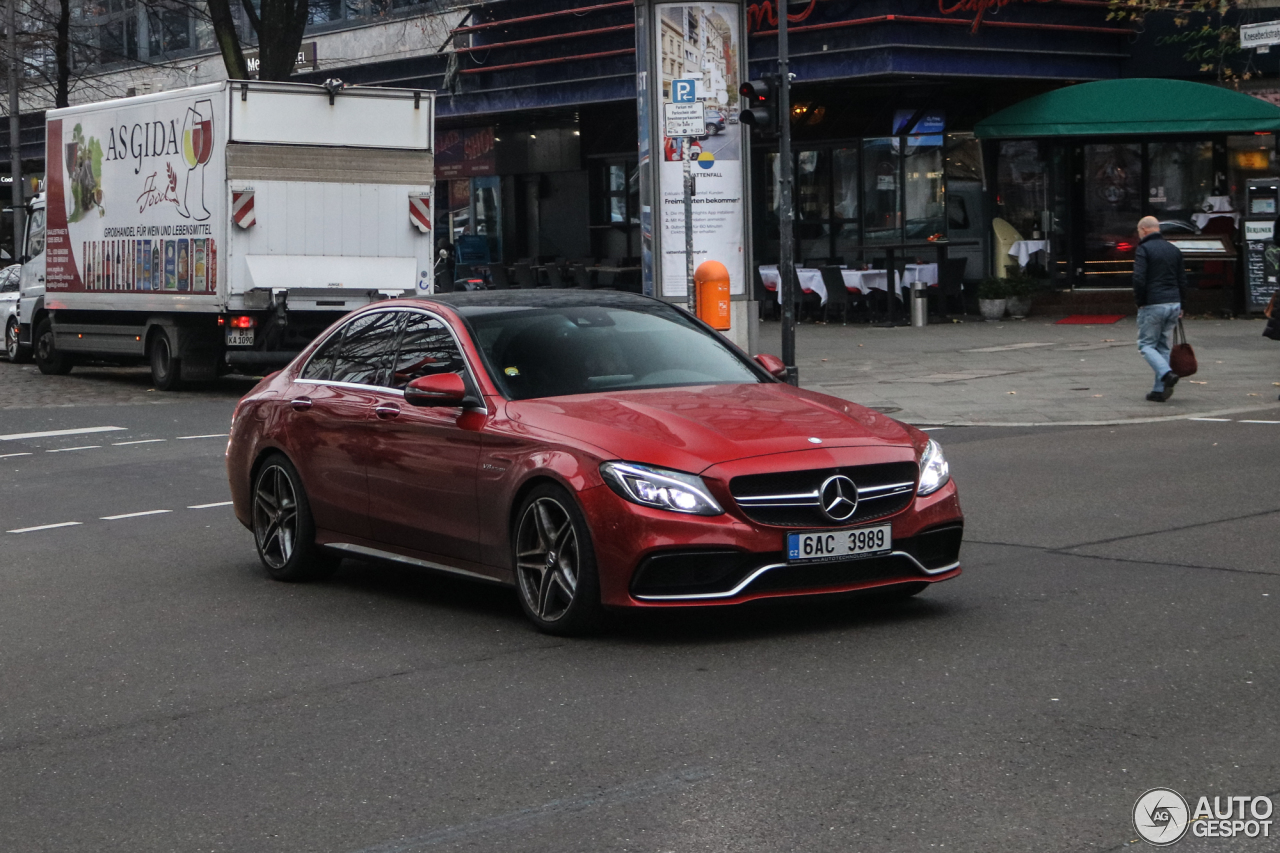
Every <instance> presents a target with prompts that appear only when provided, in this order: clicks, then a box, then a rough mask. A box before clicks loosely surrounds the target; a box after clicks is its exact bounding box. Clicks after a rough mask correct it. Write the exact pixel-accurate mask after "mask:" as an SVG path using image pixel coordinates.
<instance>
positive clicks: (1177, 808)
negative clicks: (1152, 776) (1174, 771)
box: [1133, 788, 1191, 847]
mask: <svg viewBox="0 0 1280 853" xmlns="http://www.w3.org/2000/svg"><path fill="white" fill-rule="evenodd" d="M1190 817H1191V815H1190V813H1189V812H1188V811H1187V801H1186V800H1184V799H1183V798H1182V795H1181V794H1179V793H1178V792H1177V791H1175V790H1173V789H1171V788H1152V789H1151V790H1150V791H1147V792H1146V793H1145V794H1143V795H1142V796H1141V797H1138V801H1137V802H1136V803H1134V804H1133V828H1134V829H1136V830H1137V831H1138V835H1139V836H1141V838H1142V840H1143V841H1145V842H1147V843H1148V844H1154V845H1155V846H1156V847H1167V846H1169V845H1170V844H1173V843H1175V842H1177V841H1180V840H1181V839H1182V836H1184V835H1186V834H1187V827H1188V826H1189V825H1190Z"/></svg>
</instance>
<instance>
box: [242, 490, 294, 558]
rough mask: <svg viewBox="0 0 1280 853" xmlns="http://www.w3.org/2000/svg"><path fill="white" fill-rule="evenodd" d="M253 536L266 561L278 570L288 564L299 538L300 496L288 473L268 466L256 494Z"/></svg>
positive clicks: (254, 492) (254, 499)
mask: <svg viewBox="0 0 1280 853" xmlns="http://www.w3.org/2000/svg"><path fill="white" fill-rule="evenodd" d="M253 534H254V536H255V537H257V540H258V551H259V552H260V553H261V554H262V559H263V562H265V563H266V564H267V565H268V566H270V567H271V568H273V569H279V568H281V567H283V566H284V564H285V563H287V562H289V558H290V557H292V556H293V549H294V546H295V544H296V542H297V535H298V496H297V494H296V493H295V491H294V487H293V481H292V480H291V479H290V478H289V474H288V472H287V471H285V470H284V469H283V468H281V467H280V466H279V465H269V466H267V468H266V469H265V470H263V472H262V473H261V474H259V475H258V485H257V488H255V489H254V491H253Z"/></svg>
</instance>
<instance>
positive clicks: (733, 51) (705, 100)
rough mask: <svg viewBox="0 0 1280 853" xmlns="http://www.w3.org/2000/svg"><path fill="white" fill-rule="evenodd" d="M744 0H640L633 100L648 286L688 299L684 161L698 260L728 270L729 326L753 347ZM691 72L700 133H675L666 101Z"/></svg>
mask: <svg viewBox="0 0 1280 853" xmlns="http://www.w3.org/2000/svg"><path fill="white" fill-rule="evenodd" d="M744 15H745V12H744V8H743V6H742V4H741V3H740V2H726V0H715V2H708V1H706V0H704V2H684V3H678V2H661V0H637V2H636V47H637V66H638V67H637V74H636V81H637V82H636V86H637V91H636V101H637V113H638V116H639V128H640V179H641V191H640V192H641V196H640V218H641V232H642V264H643V277H644V291H645V293H648V294H651V295H654V296H658V297H661V298H662V299H665V300H667V301H669V302H678V303H681V304H684V303H685V302H686V300H687V299H688V285H687V281H688V279H687V268H688V267H687V258H686V255H685V219H684V165H685V162H688V163H689V164H690V165H691V167H692V171H693V175H694V182H695V187H696V190H695V193H694V196H693V254H694V257H693V266H694V267H695V268H696V267H697V266H698V265H700V264H701V263H702V262H703V261H708V260H712V261H719V262H720V263H722V264H724V265H725V267H726V268H727V269H728V270H729V283H730V294H731V296H732V299H733V304H732V325H731V327H730V329H729V331H728V332H726V333H725V335H726V336H727V337H728V338H729V339H730V340H732V341H734V342H735V343H737V344H738V345H739V346H741V347H743V348H744V349H748V350H750V345H751V343H753V341H751V340H749V338H750V337H754V330H755V324H754V322H748V320H749V319H750V320H752V321H754V318H755V312H754V311H753V310H752V309H753V308H754V304H753V303H750V304H749V303H748V301H747V300H748V299H749V298H750V293H751V288H750V281H751V279H750V276H749V267H748V263H749V260H750V249H749V246H748V245H747V235H748V234H750V233H751V232H750V229H749V227H748V216H749V211H750V205H749V204H748V197H747V193H748V175H749V171H748V169H747V162H746V160H747V156H748V151H749V147H748V146H747V145H746V144H745V139H744V136H745V134H744V132H743V127H742V125H741V124H739V122H738V113H739V112H740V110H741V108H740V107H739V105H738V98H739V95H738V87H739V85H740V84H741V83H742V80H743V79H744V77H745V71H746V55H745V51H746V39H745V33H746V27H745V22H744ZM674 81H692V83H693V86H694V97H695V99H696V100H697V101H699V102H701V104H702V112H703V116H702V121H703V135H701V136H697V137H691V138H680V137H677V138H669V137H667V136H666V135H665V134H664V133H663V129H664V127H663V119H664V115H665V113H666V110H665V106H666V105H667V104H670V103H673V102H675V101H677V100H679V96H680V94H681V93H680V92H679V91H673V90H679V89H680V88H681V87H683V86H685V85H686V83H684V82H681V83H680V84H676V83H675V82H674Z"/></svg>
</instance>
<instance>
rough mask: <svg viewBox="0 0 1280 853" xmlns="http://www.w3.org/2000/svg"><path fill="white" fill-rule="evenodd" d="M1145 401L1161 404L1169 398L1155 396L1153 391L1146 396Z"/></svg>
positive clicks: (1159, 395)
mask: <svg viewBox="0 0 1280 853" xmlns="http://www.w3.org/2000/svg"><path fill="white" fill-rule="evenodd" d="M1147 399H1148V400H1150V401H1151V402H1153V403H1163V402H1164V401H1165V400H1167V399H1169V398H1168V397H1166V396H1165V395H1164V394H1157V393H1156V392H1155V391H1152V392H1151V393H1150V394H1148V395H1147Z"/></svg>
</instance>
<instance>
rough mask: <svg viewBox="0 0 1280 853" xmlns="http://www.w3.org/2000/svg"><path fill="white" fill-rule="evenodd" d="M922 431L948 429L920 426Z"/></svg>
mask: <svg viewBox="0 0 1280 853" xmlns="http://www.w3.org/2000/svg"><path fill="white" fill-rule="evenodd" d="M918 429H919V430H920V431H921V432H933V431H934V430H939V429H946V427H919V428H918Z"/></svg>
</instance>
